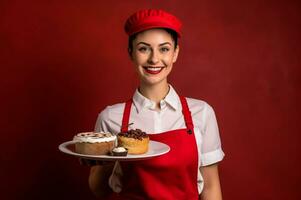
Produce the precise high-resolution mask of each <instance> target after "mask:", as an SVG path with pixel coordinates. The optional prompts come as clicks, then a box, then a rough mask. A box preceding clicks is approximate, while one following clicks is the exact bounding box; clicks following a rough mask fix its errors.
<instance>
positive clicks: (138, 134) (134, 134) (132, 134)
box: [119, 129, 148, 140]
mask: <svg viewBox="0 0 301 200" xmlns="http://www.w3.org/2000/svg"><path fill="white" fill-rule="evenodd" d="M119 136H124V137H128V138H134V139H138V140H142V139H143V138H147V137H148V135H147V134H146V133H145V132H143V131H141V130H140V129H136V130H134V129H131V130H129V131H127V132H125V133H124V132H123V133H119Z"/></svg>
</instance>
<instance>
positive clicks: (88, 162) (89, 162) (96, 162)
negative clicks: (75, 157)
mask: <svg viewBox="0 0 301 200" xmlns="http://www.w3.org/2000/svg"><path fill="white" fill-rule="evenodd" d="M79 163H80V164H81V165H84V166H94V165H112V164H114V162H112V161H101V160H90V159H86V158H80V159H79Z"/></svg>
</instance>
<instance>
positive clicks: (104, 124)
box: [94, 107, 110, 132]
mask: <svg viewBox="0 0 301 200" xmlns="http://www.w3.org/2000/svg"><path fill="white" fill-rule="evenodd" d="M108 121H109V110H108V107H107V108H106V109H104V110H103V111H101V112H100V113H99V114H98V117H97V120H96V123H95V128H94V132H101V131H104V132H107V131H110V130H109V126H108Z"/></svg>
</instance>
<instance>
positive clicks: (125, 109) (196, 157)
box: [89, 9, 224, 200]
mask: <svg viewBox="0 0 301 200" xmlns="http://www.w3.org/2000/svg"><path fill="white" fill-rule="evenodd" d="M180 28H181V23H180V21H179V20H178V19H177V18H176V17H174V16H172V15H171V14H169V13H167V12H165V11H162V10H152V9H151V10H141V11H138V12H136V13H135V14H133V15H132V16H130V17H129V19H128V20H127V22H126V25H125V30H126V32H127V34H128V35H129V47H128V51H129V55H130V58H131V61H132V62H133V65H134V67H135V70H136V71H137V73H138V75H139V78H140V85H139V87H138V89H137V90H136V92H135V93H134V95H133V98H132V99H131V100H130V101H127V102H125V103H120V104H115V105H112V106H108V107H107V108H106V109H104V110H103V111H102V112H101V113H100V114H99V117H98V119H97V122H96V128H95V131H110V132H112V133H118V132H120V131H121V130H122V129H123V130H126V129H136V128H139V129H141V130H143V131H145V132H147V133H149V135H150V139H151V140H157V141H161V142H164V143H166V144H168V145H169V146H170V147H171V151H170V152H169V153H167V154H165V155H163V156H160V157H158V158H154V159H149V160H146V161H134V162H129V163H127V162H120V163H119V162H116V163H102V164H98V165H95V166H92V167H91V171H90V176H89V185H90V188H91V190H92V191H93V192H94V193H95V194H96V195H97V196H99V197H103V198H104V199H118V198H119V199H164V200H169V199H179V200H181V199H183V200H184V199H185V200H187V199H190V200H192V199H199V197H201V198H202V199H204V200H219V199H222V195H221V189H220V182H219V176H218V166H217V163H218V162H219V161H221V160H222V159H223V157H224V153H223V151H222V149H221V143H220V138H219V132H218V127H217V123H216V119H215V114H214V111H213V109H212V108H211V107H210V106H209V105H208V104H207V103H205V102H204V101H201V100H196V99H192V98H184V97H182V96H179V95H178V94H177V93H176V91H175V90H174V88H173V87H172V86H171V85H170V84H169V83H168V75H169V74H170V72H171V71H172V68H173V64H174V63H175V62H176V60H177V57H178V54H179V45H178V42H177V40H178V37H180V35H181V33H180ZM123 119H128V120H123ZM122 121H123V123H122ZM129 124H130V125H129Z"/></svg>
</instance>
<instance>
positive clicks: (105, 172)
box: [89, 163, 114, 199]
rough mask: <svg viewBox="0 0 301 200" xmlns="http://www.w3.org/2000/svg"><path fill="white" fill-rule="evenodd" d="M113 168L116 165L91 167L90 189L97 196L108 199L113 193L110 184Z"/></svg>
mask: <svg viewBox="0 0 301 200" xmlns="http://www.w3.org/2000/svg"><path fill="white" fill-rule="evenodd" d="M113 168H114V163H108V164H104V165H95V166H92V167H91V170H90V175H89V187H90V190H91V191H92V192H93V193H94V195H95V196H97V197H102V198H103V199H106V196H107V195H109V194H110V193H112V190H111V188H110V187H109V184H108V180H109V177H110V175H111V174H112V171H113Z"/></svg>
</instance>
